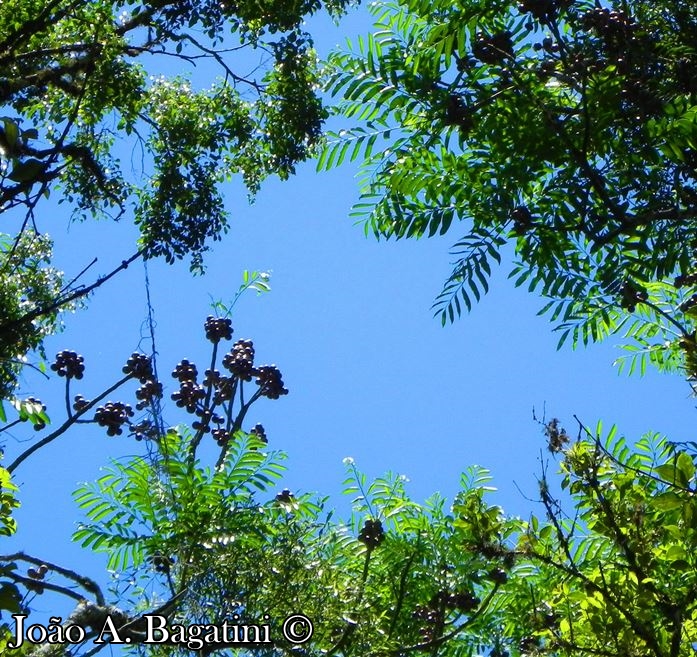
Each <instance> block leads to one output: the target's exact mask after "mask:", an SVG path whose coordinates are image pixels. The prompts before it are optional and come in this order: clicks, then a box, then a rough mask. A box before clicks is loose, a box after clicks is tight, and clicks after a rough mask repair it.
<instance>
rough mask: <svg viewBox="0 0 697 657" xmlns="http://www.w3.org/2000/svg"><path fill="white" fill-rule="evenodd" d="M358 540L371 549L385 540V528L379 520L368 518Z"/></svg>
mask: <svg viewBox="0 0 697 657" xmlns="http://www.w3.org/2000/svg"><path fill="white" fill-rule="evenodd" d="M358 540H359V541H360V542H361V543H365V545H366V546H367V547H368V548H370V549H371V550H372V549H373V548H375V547H377V546H378V545H380V543H382V542H383V541H384V540H385V530H384V529H383V528H382V523H381V522H380V521H379V520H373V519H372V518H368V520H366V521H365V524H364V525H363V529H361V531H360V532H359V534H358Z"/></svg>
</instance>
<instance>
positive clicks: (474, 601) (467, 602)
mask: <svg viewBox="0 0 697 657" xmlns="http://www.w3.org/2000/svg"><path fill="white" fill-rule="evenodd" d="M444 602H445V606H446V607H447V608H448V609H456V610H457V611H459V612H462V613H467V612H468V611H472V610H473V609H476V608H477V607H479V603H480V602H481V600H480V599H479V598H478V597H477V596H476V595H474V593H472V592H471V591H458V592H456V593H448V594H447V596H446V598H445V600H444Z"/></svg>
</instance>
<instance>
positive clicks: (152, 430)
mask: <svg viewBox="0 0 697 657" xmlns="http://www.w3.org/2000/svg"><path fill="white" fill-rule="evenodd" d="M131 434H132V435H133V437H134V438H135V439H136V440H138V441H141V440H145V439H147V438H156V437H157V435H158V430H157V427H156V426H155V424H154V423H153V422H152V421H150V420H143V421H141V422H138V423H137V424H132V425H131Z"/></svg>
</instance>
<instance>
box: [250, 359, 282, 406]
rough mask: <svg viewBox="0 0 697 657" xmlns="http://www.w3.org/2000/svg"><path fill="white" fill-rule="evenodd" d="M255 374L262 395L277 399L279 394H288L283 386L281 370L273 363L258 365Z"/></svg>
mask: <svg viewBox="0 0 697 657" xmlns="http://www.w3.org/2000/svg"><path fill="white" fill-rule="evenodd" d="M255 376H256V383H257V385H258V386H259V388H260V391H261V395H262V397H268V398H269V399H278V398H279V397H280V396H281V395H287V394H288V390H287V389H286V388H284V387H283V378H282V377H281V372H280V370H279V369H278V368H277V367H276V366H275V365H262V366H261V367H258V368H257V369H256V371H255Z"/></svg>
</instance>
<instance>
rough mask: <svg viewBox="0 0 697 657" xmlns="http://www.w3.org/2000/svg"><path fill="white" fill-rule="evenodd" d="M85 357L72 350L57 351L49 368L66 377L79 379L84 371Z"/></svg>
mask: <svg viewBox="0 0 697 657" xmlns="http://www.w3.org/2000/svg"><path fill="white" fill-rule="evenodd" d="M84 363H85V359H84V358H83V357H82V356H80V355H78V354H77V353H76V352H74V351H67V350H64V351H59V352H58V353H57V354H56V360H55V361H54V362H53V364H52V365H51V369H52V370H53V371H54V372H56V373H57V374H58V376H64V377H66V378H68V379H81V378H82V376H83V374H84V372H85V364H84Z"/></svg>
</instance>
